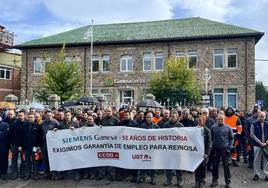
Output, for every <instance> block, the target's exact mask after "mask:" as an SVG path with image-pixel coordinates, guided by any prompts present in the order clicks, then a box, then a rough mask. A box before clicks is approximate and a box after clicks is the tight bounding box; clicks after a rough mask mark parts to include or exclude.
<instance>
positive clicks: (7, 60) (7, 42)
mask: <svg viewBox="0 0 268 188" xmlns="http://www.w3.org/2000/svg"><path fill="white" fill-rule="evenodd" d="M13 36H14V35H13V33H10V32H9V31H7V30H6V29H5V27H4V26H1V25H0V101H3V100H4V97H5V96H7V95H9V94H14V95H16V96H17V97H20V66H21V55H20V54H18V53H14V52H11V51H10V49H11V48H12V47H13Z"/></svg>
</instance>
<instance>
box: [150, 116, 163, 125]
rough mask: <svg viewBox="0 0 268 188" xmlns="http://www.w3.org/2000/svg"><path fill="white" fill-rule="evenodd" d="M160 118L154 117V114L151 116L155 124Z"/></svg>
mask: <svg viewBox="0 0 268 188" xmlns="http://www.w3.org/2000/svg"><path fill="white" fill-rule="evenodd" d="M161 119H162V118H161V117H159V118H158V117H155V116H154V117H153V118H152V122H153V123H155V124H157V123H158V122H159V121H160V120H161Z"/></svg>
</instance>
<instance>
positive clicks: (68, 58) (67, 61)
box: [64, 56, 72, 65]
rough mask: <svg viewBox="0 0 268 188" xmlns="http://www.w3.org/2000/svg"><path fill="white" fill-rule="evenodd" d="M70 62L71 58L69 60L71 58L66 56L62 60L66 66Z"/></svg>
mask: <svg viewBox="0 0 268 188" xmlns="http://www.w3.org/2000/svg"><path fill="white" fill-rule="evenodd" d="M71 62H72V58H71V57H69V56H66V57H65V58H64V63H65V64H66V65H70V64H71Z"/></svg>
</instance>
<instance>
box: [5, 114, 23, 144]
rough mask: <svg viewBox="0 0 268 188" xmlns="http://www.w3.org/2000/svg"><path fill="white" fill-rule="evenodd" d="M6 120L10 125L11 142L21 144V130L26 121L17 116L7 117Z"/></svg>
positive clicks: (9, 138) (9, 137)
mask: <svg viewBox="0 0 268 188" xmlns="http://www.w3.org/2000/svg"><path fill="white" fill-rule="evenodd" d="M5 122H6V123H8V125H9V132H8V141H9V144H14V145H17V146H18V145H19V144H20V140H21V137H20V136H21V130H22V126H23V125H24V123H25V122H24V121H19V120H18V119H17V118H12V119H9V118H6V119H5Z"/></svg>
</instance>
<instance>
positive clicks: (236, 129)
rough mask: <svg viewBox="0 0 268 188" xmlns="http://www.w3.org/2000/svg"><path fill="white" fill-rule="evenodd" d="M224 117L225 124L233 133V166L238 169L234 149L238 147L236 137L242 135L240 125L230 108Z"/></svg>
mask: <svg viewBox="0 0 268 188" xmlns="http://www.w3.org/2000/svg"><path fill="white" fill-rule="evenodd" d="M225 116H226V117H225V123H226V124H227V125H229V126H230V127H231V129H232V130H233V133H234V144H233V148H232V150H231V158H232V162H233V166H235V167H238V163H237V150H236V148H237V146H238V143H239V140H238V138H237V135H238V134H240V135H241V133H242V124H241V121H240V119H239V117H238V116H236V115H235V112H234V110H233V109H232V108H230V107H229V108H227V109H226V112H225Z"/></svg>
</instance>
